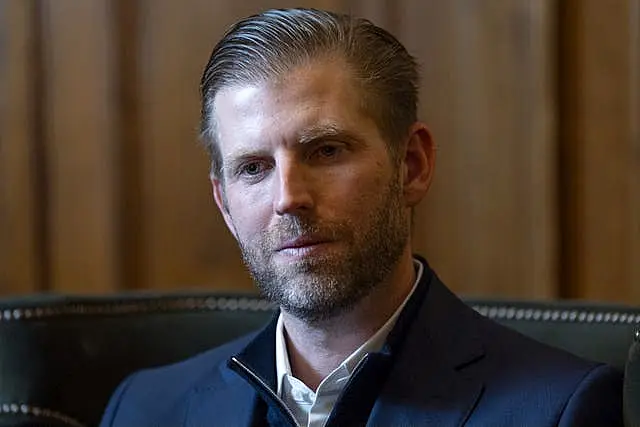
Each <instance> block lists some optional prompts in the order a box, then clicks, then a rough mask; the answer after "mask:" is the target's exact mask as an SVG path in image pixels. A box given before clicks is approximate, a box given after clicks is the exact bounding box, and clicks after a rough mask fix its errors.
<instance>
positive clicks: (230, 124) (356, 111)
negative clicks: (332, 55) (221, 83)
mask: <svg viewBox="0 0 640 427" xmlns="http://www.w3.org/2000/svg"><path fill="white" fill-rule="evenodd" d="M362 104H363V103H362V101H361V93H360V90H359V88H358V85H357V83H356V80H355V79H354V78H353V75H352V73H351V71H350V69H349V67H348V66H347V65H346V63H345V62H344V61H340V60H325V61H314V62H312V63H309V64H305V65H303V66H300V67H298V68H296V69H294V70H292V71H290V72H288V73H286V74H284V75H283V76H281V77H280V78H278V79H274V80H268V81H265V82H258V83H254V84H246V85H235V86H229V87H227V88H223V89H222V90H221V91H220V92H218V94H217V95H216V97H215V99H214V104H213V109H212V110H213V120H214V121H215V124H216V126H215V128H216V131H217V135H216V136H217V138H216V139H217V140H218V142H219V143H220V144H221V145H222V146H221V147H220V148H221V151H223V152H224V151H227V150H226V149H228V148H230V147H229V144H230V143H231V142H233V145H237V144H239V143H240V141H241V140H245V141H267V140H272V139H273V138H281V139H291V138H293V139H295V138H296V136H297V133H298V132H300V131H302V130H304V129H305V128H306V127H317V126H326V125H330V126H335V127H338V128H344V129H345V130H352V131H356V130H358V129H357V128H362V127H364V126H370V125H372V124H373V123H370V120H369V119H368V118H367V117H366V115H365V114H364V112H363V111H362V108H361V106H362Z"/></svg>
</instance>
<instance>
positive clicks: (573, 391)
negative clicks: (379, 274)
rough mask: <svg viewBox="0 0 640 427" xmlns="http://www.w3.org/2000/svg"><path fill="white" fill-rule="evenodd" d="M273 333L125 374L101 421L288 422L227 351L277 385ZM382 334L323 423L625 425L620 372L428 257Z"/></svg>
mask: <svg viewBox="0 0 640 427" xmlns="http://www.w3.org/2000/svg"><path fill="white" fill-rule="evenodd" d="M425 266H426V263H425ZM274 334H275V321H272V322H271V323H270V324H269V325H268V326H267V327H266V328H265V329H263V330H262V331H260V332H258V333H255V334H252V335H250V336H247V337H243V338H241V339H238V340H236V341H234V342H232V343H229V344H226V345H224V346H222V347H218V348H216V349H213V350H210V351H208V352H206V353H203V354H200V355H198V356H195V357H193V358H191V359H189V360H186V361H184V362H181V363H177V364H174V365H171V366H167V367H161V368H157V369H151V370H146V371H141V372H138V373H135V374H133V375H132V376H130V377H129V378H128V379H127V380H125V381H124V382H123V383H122V384H121V385H120V386H119V387H118V389H117V390H116V392H115V393H114V395H113V397H112V398H111V401H110V403H109V406H108V407H107V409H106V412H105V414H104V417H103V420H102V423H101V426H102V427H152V426H153V427H179V426H180V427H187V426H188V427H196V426H198V427H199V426H202V427H204V426H234V427H235V426H238V427H240V426H246V427H249V426H257V425H266V424H267V423H270V424H271V425H286V424H285V423H283V422H282V419H280V420H279V419H278V417H277V416H275V417H274V416H273V414H272V412H273V411H272V409H270V406H269V404H268V402H266V403H265V397H264V396H265V393H261V392H260V390H257V389H256V387H255V384H252V382H251V381H250V378H249V379H247V378H246V376H243V375H239V374H238V372H236V371H237V370H233V369H232V367H233V366H232V365H230V364H229V360H230V358H232V357H233V356H235V357H236V358H239V359H240V360H243V363H246V364H251V366H252V369H255V370H256V371H258V372H259V373H260V375H261V376H262V378H263V385H266V386H268V387H270V388H272V389H275V356H274V354H275V350H274V349H275V338H274V337H275V335H274ZM394 337H395V338H394ZM389 340H395V343H394V344H393V345H390V346H385V349H384V350H383V351H382V352H381V353H380V354H378V353H375V354H374V355H379V357H377V358H375V357H374V358H372V360H371V361H370V362H371V363H368V364H365V365H367V366H368V367H367V366H364V368H365V369H363V370H361V371H360V372H357V373H355V374H354V377H353V378H352V379H351V381H350V383H349V385H348V386H347V389H346V390H345V392H343V395H342V396H341V397H340V399H339V401H338V403H337V404H336V408H334V412H343V414H342V415H340V417H339V418H336V420H337V421H336V420H333V421H335V422H331V421H332V419H330V424H332V425H365V424H366V425H368V426H439V427H449V426H451V427H453V426H462V425H464V426H505V427H506V426H509V427H511V426H535V427H544V426H609V427H615V426H619V425H622V420H621V418H622V397H621V394H622V375H621V373H620V372H618V371H617V370H614V369H613V368H611V367H609V366H606V365H602V364H599V363H594V362H589V361H586V360H583V359H580V358H578V357H575V356H573V355H570V354H568V353H565V352H563V351H560V350H557V349H553V348H550V347H548V346H545V345H543V344H540V343H538V342H536V341H533V340H531V339H529V338H527V337H525V336H523V335H520V334H518V333H516V332H514V331H512V330H510V329H507V328H505V327H503V326H500V325H498V324H496V323H494V322H493V321H491V320H489V319H486V318H484V317H482V316H481V315H479V314H477V313H476V312H475V311H473V310H472V309H471V308H469V307H468V306H467V305H465V304H464V303H463V302H462V301H460V300H459V299H458V298H457V297H455V296H454V295H453V294H452V293H451V292H450V291H449V290H448V289H447V288H446V287H445V286H444V285H443V284H442V283H441V282H440V280H439V279H438V278H437V276H436V275H435V274H434V273H433V272H432V271H431V270H430V269H429V268H428V266H426V268H425V273H424V275H423V278H422V280H421V283H420V285H419V286H418V289H417V290H416V292H415V293H414V295H413V296H412V297H411V299H410V301H409V303H408V304H407V307H405V310H404V311H403V313H402V314H401V316H400V318H399V320H398V323H397V324H396V326H395V328H394V330H393V331H392V333H391V334H390V338H389ZM382 371H385V372H386V374H385V375H382V376H380V375H379V374H378V373H379V372H382ZM371 378H377V380H374V381H373V382H371ZM349 390H350V391H349ZM266 400H268V398H267V399H266ZM358 412H360V414H359V415H358V414H357V413H358ZM331 417H332V418H334V414H333V413H332V416H331ZM350 417H351V418H350ZM354 417H355V418H354ZM358 417H359V418H358Z"/></svg>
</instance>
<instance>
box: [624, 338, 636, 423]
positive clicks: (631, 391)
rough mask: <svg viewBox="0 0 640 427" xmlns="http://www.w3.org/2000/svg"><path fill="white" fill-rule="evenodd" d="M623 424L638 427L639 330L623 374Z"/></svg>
mask: <svg viewBox="0 0 640 427" xmlns="http://www.w3.org/2000/svg"><path fill="white" fill-rule="evenodd" d="M623 408H624V423H625V425H626V426H627V427H640V330H637V329H636V332H635V334H634V340H633V344H632V345H631V348H630V349H629V358H628V359H627V366H626V368H625V372H624V406H623Z"/></svg>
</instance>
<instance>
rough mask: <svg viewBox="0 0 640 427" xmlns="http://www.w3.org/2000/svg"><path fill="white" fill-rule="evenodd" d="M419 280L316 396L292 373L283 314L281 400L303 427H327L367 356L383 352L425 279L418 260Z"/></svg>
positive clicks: (279, 344) (279, 347)
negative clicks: (350, 381) (348, 385)
mask: <svg viewBox="0 0 640 427" xmlns="http://www.w3.org/2000/svg"><path fill="white" fill-rule="evenodd" d="M413 262H414V265H415V268H416V280H415V283H414V284H413V288H412V289H411V292H410V293H409V295H408V296H407V297H406V298H405V300H404V301H403V302H402V304H400V306H399V307H398V308H397V309H396V311H395V312H394V313H393V315H392V316H391V317H390V318H389V319H388V320H387V321H386V323H385V324H384V325H382V327H381V328H380V329H378V331H377V332H376V333H375V334H373V336H371V337H370V338H369V339H368V340H367V341H366V342H365V343H364V344H362V345H361V346H360V347H359V348H358V349H357V350H356V351H354V352H353V353H351V355H349V357H347V358H346V359H345V360H344V361H343V362H342V363H341V364H340V366H338V367H337V368H336V369H334V370H333V372H331V373H330V374H329V375H328V376H327V377H325V378H324V379H323V380H322V381H321V382H320V385H319V386H318V389H317V390H316V392H315V393H314V392H313V390H311V389H310V388H309V387H307V386H306V385H305V384H304V383H303V382H302V381H300V380H299V379H297V378H296V377H294V376H293V375H292V373H291V365H290V364H289V355H288V354H287V343H286V340H285V337H284V323H283V320H282V314H280V316H279V318H278V323H277V326H276V378H277V381H278V383H277V384H278V396H280V398H281V399H282V400H283V401H284V403H285V405H287V407H288V408H289V409H290V410H291V412H292V414H293V416H294V417H295V419H296V422H297V423H298V425H299V426H300V427H323V426H324V425H325V423H326V422H327V420H328V419H329V414H331V410H332V409H333V406H334V405H335V403H336V401H337V400H338V396H339V395H340V392H341V391H342V389H343V388H344V386H345V385H346V384H347V381H349V378H350V377H351V374H352V373H353V370H354V369H355V367H356V366H357V365H358V363H359V362H360V361H361V360H362V359H363V358H364V356H365V355H366V354H367V353H374V352H377V351H380V350H381V349H382V347H383V346H384V343H385V340H386V339H387V335H389V332H391V329H393V326H394V325H395V323H396V321H397V320H398V316H399V315H400V313H401V312H402V309H403V308H404V306H405V304H406V303H407V301H408V300H409V298H410V297H411V295H412V294H413V292H414V291H415V289H416V287H417V285H418V282H419V281H420V278H421V277H422V270H423V266H422V263H421V262H419V261H417V260H415V259H414V261H413Z"/></svg>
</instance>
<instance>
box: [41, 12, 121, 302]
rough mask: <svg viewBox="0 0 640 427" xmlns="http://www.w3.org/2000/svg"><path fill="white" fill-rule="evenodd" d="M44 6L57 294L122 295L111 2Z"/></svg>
mask: <svg viewBox="0 0 640 427" xmlns="http://www.w3.org/2000/svg"><path fill="white" fill-rule="evenodd" d="M43 5H44V8H43V11H42V13H43V17H42V21H43V25H44V32H45V37H44V46H43V49H44V59H45V70H44V76H45V84H46V87H47V97H46V99H45V118H44V120H45V123H44V126H45V142H46V158H47V161H48V177H47V182H46V185H47V191H48V192H49V195H50V196H49V199H50V205H49V210H48V212H47V215H48V220H49V225H48V227H49V232H50V238H49V241H50V245H51V248H50V253H51V278H50V280H51V289H52V290H57V291H65V292H104V291H112V290H117V289H118V288H119V284H120V283H121V262H120V260H119V250H118V246H119V239H120V230H119V216H118V213H119V212H118V200H119V190H118V188H117V184H118V182H119V180H118V175H119V173H120V164H119V163H117V162H116V159H117V158H118V152H119V145H118V141H117V139H116V138H115V135H116V129H115V125H116V123H117V121H116V120H115V112H114V107H115V99H114V98H115V96H116V93H117V92H116V91H115V71H116V67H115V65H114V49H113V34H112V30H113V25H112V21H113V20H112V13H113V11H112V10H111V9H110V6H111V5H112V2H110V1H109V0H92V1H75V0H55V1H54V0H48V1H44V2H43Z"/></svg>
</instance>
